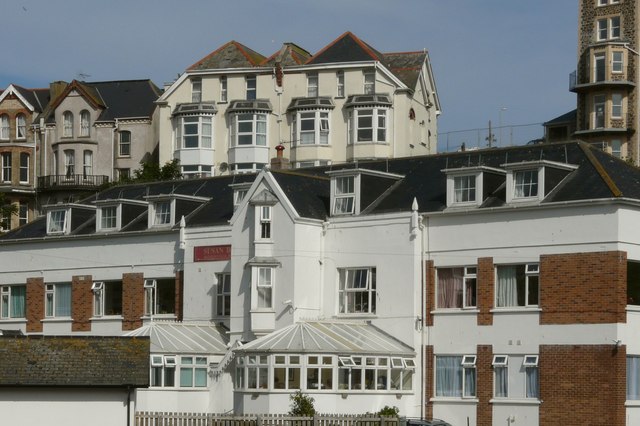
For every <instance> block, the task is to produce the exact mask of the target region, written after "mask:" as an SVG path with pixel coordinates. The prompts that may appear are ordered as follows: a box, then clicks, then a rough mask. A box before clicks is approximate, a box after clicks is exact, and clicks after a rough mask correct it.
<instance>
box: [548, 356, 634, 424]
mask: <svg viewBox="0 0 640 426" xmlns="http://www.w3.org/2000/svg"><path fill="white" fill-rule="evenodd" d="M539 369H540V374H539V377H540V399H541V400H542V404H541V405H540V425H541V426H555V425H569V424H570V425H588V424H595V423H601V424H602V423H606V424H610V425H624V424H625V415H626V409H625V406H624V404H625V399H626V347H625V346H621V347H619V348H617V347H616V346H615V345H542V346H540V360H539Z"/></svg>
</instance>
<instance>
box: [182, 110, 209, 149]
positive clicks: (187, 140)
mask: <svg viewBox="0 0 640 426" xmlns="http://www.w3.org/2000/svg"><path fill="white" fill-rule="evenodd" d="M212 137H213V116H211V115H196V116H181V117H179V118H178V126H177V132H176V146H177V147H178V148H179V149H189V148H211V146H212Z"/></svg>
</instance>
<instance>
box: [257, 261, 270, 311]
mask: <svg viewBox="0 0 640 426" xmlns="http://www.w3.org/2000/svg"><path fill="white" fill-rule="evenodd" d="M253 271H254V272H255V273H256V274H257V277H256V296H257V301H256V307H258V308H264V309H270V308H273V278H274V277H273V276H274V274H275V270H274V268H271V267H257V268H254V269H253Z"/></svg>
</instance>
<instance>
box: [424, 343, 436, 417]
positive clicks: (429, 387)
mask: <svg viewBox="0 0 640 426" xmlns="http://www.w3.org/2000/svg"><path fill="white" fill-rule="evenodd" d="M423 367H424V394H425V399H426V402H425V404H426V406H425V407H424V416H425V418H427V419H431V418H433V404H432V403H431V402H429V401H430V400H431V398H433V389H434V385H433V380H434V379H433V377H434V374H435V368H434V365H433V346H425V347H424V366H423Z"/></svg>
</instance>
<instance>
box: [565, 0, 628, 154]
mask: <svg viewBox="0 0 640 426" xmlns="http://www.w3.org/2000/svg"><path fill="white" fill-rule="evenodd" d="M578 12H579V15H578V64H577V69H576V71H574V72H573V73H572V74H571V79H570V90H571V91H572V92H575V93H576V94H577V98H578V99H577V117H576V120H577V123H576V131H575V133H574V136H575V137H576V138H578V139H582V140H584V141H587V142H590V143H593V144H596V145H598V146H601V147H602V149H603V150H605V151H607V152H609V153H611V154H612V155H614V156H617V157H620V158H624V159H628V160H629V161H633V162H634V164H640V138H639V134H638V110H639V108H638V107H639V106H640V100H639V99H638V88H637V83H638V59H639V55H640V53H639V52H638V27H639V24H638V22H639V21H638V2H637V0H580V1H579V11H578Z"/></svg>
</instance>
